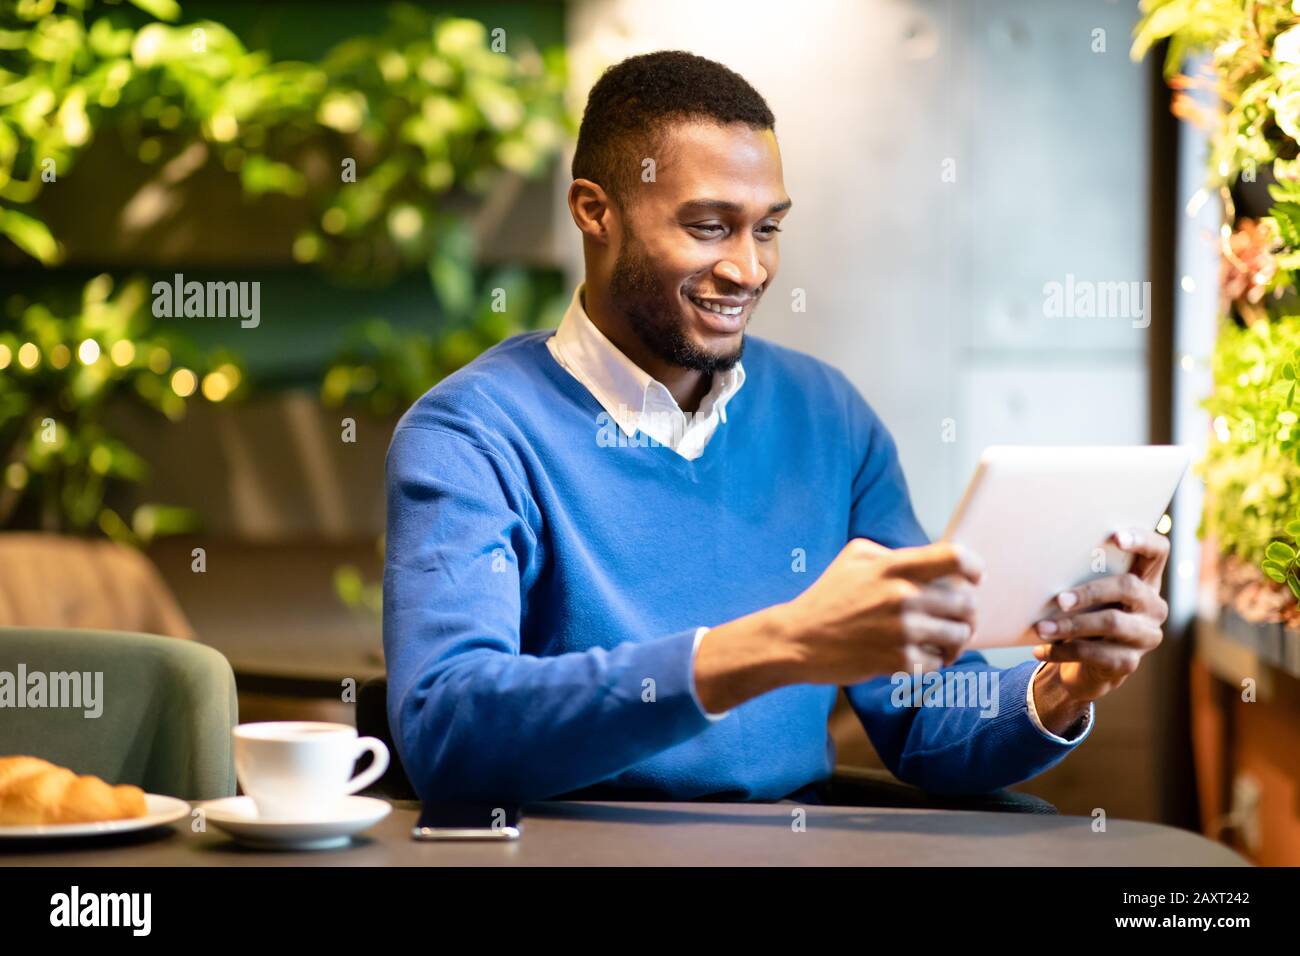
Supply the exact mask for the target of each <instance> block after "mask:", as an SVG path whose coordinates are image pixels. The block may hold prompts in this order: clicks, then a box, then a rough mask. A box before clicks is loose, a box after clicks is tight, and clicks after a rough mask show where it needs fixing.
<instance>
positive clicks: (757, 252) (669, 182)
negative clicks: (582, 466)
mask: <svg viewBox="0 0 1300 956" xmlns="http://www.w3.org/2000/svg"><path fill="white" fill-rule="evenodd" d="M653 158H654V159H655V160H656V169H655V181H654V182H649V183H647V182H642V181H638V182H637V183H636V185H635V186H634V187H633V193H632V195H631V196H629V197H627V199H626V201H625V203H624V206H625V208H624V210H623V213H624V215H623V220H622V236H621V240H622V241H621V245H620V248H619V250H618V257H617V260H616V262H615V264H614V268H613V272H612V274H611V276H610V283H609V289H610V296H611V298H612V299H613V301H614V305H615V307H617V308H618V309H620V310H621V311H622V312H623V314H624V315H625V316H626V317H627V318H628V320H629V323H630V325H631V327H632V329H633V331H634V332H635V333H636V335H637V336H638V337H639V338H640V340H641V342H642V344H644V345H645V346H646V348H648V349H649V350H650V351H651V352H653V353H654V354H655V355H657V356H658V357H659V358H661V359H663V360H664V361H666V362H668V363H670V364H672V365H676V366H678V367H681V368H689V369H694V370H697V371H701V372H714V371H725V370H726V369H729V368H731V367H732V366H733V365H735V364H736V362H737V361H738V360H739V359H740V355H741V351H742V350H743V348H744V343H745V327H746V326H747V325H748V324H749V319H750V316H751V315H752V314H753V312H754V308H755V306H756V305H757V303H758V299H759V297H760V296H761V295H762V294H763V292H764V291H765V290H766V289H767V287H768V285H769V284H770V283H771V281H772V278H773V276H775V275H776V268H777V264H778V260H779V258H780V254H779V252H778V244H777V233H778V232H779V231H780V229H779V225H780V222H781V220H782V219H783V218H784V217H785V214H786V211H787V210H788V208H789V206H790V199H789V197H788V196H787V195H786V192H785V185H784V182H783V181H782V176H781V154H780V151H779V150H778V149H777V145H776V135H775V134H774V133H773V131H772V130H754V129H751V128H750V127H748V126H746V125H744V124H742V123H736V124H730V125H727V126H721V125H718V124H714V123H696V122H683V123H677V124H674V125H673V126H672V127H671V128H670V129H669V130H668V131H667V132H666V134H665V138H664V149H663V154H662V156H659V157H653Z"/></svg>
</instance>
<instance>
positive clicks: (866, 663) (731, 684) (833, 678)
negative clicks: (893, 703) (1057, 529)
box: [695, 538, 982, 713]
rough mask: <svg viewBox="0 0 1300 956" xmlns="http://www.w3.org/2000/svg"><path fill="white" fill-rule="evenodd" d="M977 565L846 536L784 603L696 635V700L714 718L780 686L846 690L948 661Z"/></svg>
mask: <svg viewBox="0 0 1300 956" xmlns="http://www.w3.org/2000/svg"><path fill="white" fill-rule="evenodd" d="M981 568H982V562H981V561H980V559H979V557H977V556H976V555H975V554H974V553H973V552H971V551H969V550H967V549H965V548H961V547H958V546H954V545H951V544H930V545H926V546H924V547H920V548H899V549H898V550H895V551H891V550H890V549H888V548H885V547H882V546H881V545H879V544H876V543H875V542H874V541H868V540H867V539H865V538H855V539H854V540H853V541H850V542H849V543H848V544H847V545H845V546H844V548H843V550H841V551H840V553H839V554H838V555H836V557H835V560H834V561H832V562H831V563H830V565H829V566H828V567H827V568H826V570H825V571H824V572H822V574H821V576H820V577H819V578H817V580H816V581H814V582H813V583H812V585H811V586H809V588H808V589H807V590H806V591H804V592H803V593H802V594H800V595H799V596H798V597H796V598H795V599H794V600H792V601H789V602H788V603H786V604H778V605H774V606H773V607H769V608H764V609H763V610H761V611H756V612H755V613H753V614H750V615H747V616H746V617H742V618H737V619H736V620H734V621H729V622H727V623H726V624H720V625H718V626H717V627H715V628H712V629H711V630H710V631H709V632H708V633H707V634H705V636H704V639H703V640H702V641H701V642H700V646H699V650H698V652H697V653H696V655H695V688H696V692H697V693H698V695H699V698H700V703H701V704H702V705H703V706H704V709H705V710H706V711H708V712H709V713H719V712H721V711H724V710H729V709H730V708H732V707H734V706H736V705H737V704H740V703H743V702H744V701H746V700H749V699H750V698H751V697H757V696H758V695H759V694H763V693H766V692H767V691H769V690H773V689H775V688H777V687H784V686H786V685H787V684H839V685H847V684H856V683H859V682H861V681H864V680H868V679H870V678H872V677H879V676H881V675H882V674H893V673H897V672H898V671H906V672H908V673H911V672H912V671H913V670H915V669H916V668H920V669H921V670H922V671H931V670H935V669H936V668H939V667H942V666H944V665H945V664H950V663H952V662H953V661H954V660H956V659H957V657H958V656H960V654H961V651H962V648H963V647H964V646H965V645H966V642H967V641H969V640H970V638H971V634H972V633H973V632H974V626H975V599H974V588H973V585H974V584H977V583H978V582H979V579H980V573H981Z"/></svg>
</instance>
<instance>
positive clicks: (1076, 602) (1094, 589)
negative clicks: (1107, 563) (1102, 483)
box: [1034, 529, 1169, 733]
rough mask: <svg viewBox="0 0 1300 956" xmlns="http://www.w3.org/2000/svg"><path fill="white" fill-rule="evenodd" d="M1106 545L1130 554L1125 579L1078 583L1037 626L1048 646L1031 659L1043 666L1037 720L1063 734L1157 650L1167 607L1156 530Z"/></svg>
mask: <svg viewBox="0 0 1300 956" xmlns="http://www.w3.org/2000/svg"><path fill="white" fill-rule="evenodd" d="M1112 540H1113V541H1114V542H1115V544H1116V546H1117V547H1118V548H1119V549H1120V550H1121V551H1127V552H1129V553H1131V554H1133V555H1134V559H1133V565H1132V567H1131V569H1130V570H1129V573H1127V574H1115V575H1111V576H1110V577H1106V578H1098V579H1097V580H1095V581H1090V582H1089V583H1087V584H1082V585H1080V586H1079V587H1077V588H1072V589H1071V590H1069V591H1063V592H1061V594H1060V595H1058V596H1057V604H1058V605H1059V606H1060V608H1061V611H1062V612H1063V613H1062V614H1060V615H1058V616H1056V617H1052V618H1049V619H1047V620H1044V621H1040V622H1038V624H1037V630H1038V635H1039V636H1040V637H1041V638H1043V639H1044V640H1045V641H1048V642H1049V643H1047V644H1041V645H1039V646H1038V647H1035V648H1034V656H1035V657H1037V658H1038V659H1039V660H1043V661H1049V662H1050V663H1049V664H1048V666H1047V667H1044V668H1043V669H1042V671H1041V672H1040V673H1039V675H1038V680H1037V682H1036V683H1035V686H1034V703H1035V706H1036V708H1037V709H1038V716H1039V719H1040V720H1042V722H1043V725H1044V726H1045V727H1047V729H1048V730H1051V731H1052V732H1053V733H1061V731H1062V730H1064V729H1067V728H1070V727H1071V726H1072V725H1073V724H1075V723H1077V721H1078V720H1079V718H1080V716H1082V715H1083V714H1086V713H1087V705H1088V703H1089V702H1091V701H1094V700H1096V699H1097V698H1099V697H1104V696H1105V695H1106V694H1109V693H1110V692H1111V691H1112V690H1114V689H1115V688H1116V687H1118V686H1119V685H1120V684H1122V683H1124V681H1125V680H1126V679H1127V678H1128V676H1129V675H1130V674H1132V673H1133V672H1134V671H1136V670H1137V668H1138V665H1139V664H1140V663H1141V661H1142V658H1143V656H1144V655H1145V654H1147V653H1149V652H1150V651H1153V650H1155V649H1156V648H1157V647H1159V646H1160V642H1161V640H1162V639H1163V638H1164V632H1163V630H1162V629H1161V625H1163V624H1164V622H1165V619H1166V618H1167V617H1168V616H1169V605H1168V604H1166V603H1165V601H1164V599H1163V598H1161V597H1160V582H1161V579H1162V578H1163V577H1164V573H1165V565H1166V564H1167V563H1168V561H1169V539H1168V538H1166V537H1164V536H1163V535H1159V534H1156V533H1155V532H1154V531H1144V530H1141V529H1133V530H1129V531H1119V532H1116V533H1115V534H1114V535H1113V536H1112Z"/></svg>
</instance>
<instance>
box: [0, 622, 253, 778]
mask: <svg viewBox="0 0 1300 956" xmlns="http://www.w3.org/2000/svg"><path fill="white" fill-rule="evenodd" d="M20 674H21V675H26V680H25V681H24V682H23V683H25V685H26V686H25V687H23V686H18V685H19V678H20ZM73 674H80V675H82V676H81V677H80V678H73V677H72V676H71V675H73ZM96 674H100V675H102V678H96V676H95V675H96ZM33 675H40V676H39V677H34V676H33ZM60 675H61V676H60ZM87 675H89V676H87ZM97 680H99V681H100V686H101V687H102V691H101V692H100V693H99V694H96V693H95V685H96V681H97ZM42 682H43V683H44V684H45V686H46V697H45V704H44V706H39V707H18V706H17V700H16V696H15V694H16V693H23V692H24V691H26V694H25V695H24V697H23V700H24V702H29V701H30V702H39V701H38V699H37V698H35V697H33V696H32V695H33V693H34V692H35V689H36V688H37V687H38V686H39V685H40V684H41V683H42ZM81 683H84V684H85V688H84V691H83V690H82V688H80V687H79V686H78V685H79V684H81ZM56 687H57V688H58V693H57V695H56V694H55V693H54V691H53V689H54V688H56ZM79 691H81V692H82V693H81V696H80V697H78V696H77V694H78V692H79ZM69 703H72V704H79V705H80V706H58V707H55V706H51V705H53V704H63V705H67V704H69ZM88 710H89V711H90V712H91V714H93V713H94V712H95V711H97V710H98V711H100V713H99V714H98V716H87V711H88ZM237 722H238V703H237V701H236V698H235V675H234V673H233V672H232V671H231V669H230V664H229V663H228V662H227V661H226V659H225V657H223V656H222V655H221V654H220V653H219V652H218V651H215V650H213V649H212V648H211V647H207V646H205V645H203V644H198V643H196V642H194V641H187V640H181V639H178V638H174V637H158V636H156V635H152V634H127V633H123V632H120V631H93V630H65V629H56V628H50V629H46V628H25V627H0V756H10V755H14V754H27V755H30V756H34V757H41V758H42V759H45V760H48V761H50V762H51V763H55V764H58V765H60V766H63V767H68V768H69V769H71V770H74V771H76V772H77V773H80V774H94V775H95V776H97V777H101V778H103V779H104V780H106V781H108V782H109V783H113V784H120V783H131V784H135V785H136V786H138V787H141V788H143V789H144V790H145V791H146V792H147V793H160V794H166V795H168V796H173V797H180V798H182V799H184V800H210V799H215V798H217V797H228V796H232V795H233V794H234V792H235V764H234V757H233V753H232V750H231V737H230V731H231V728H232V727H234V726H235V724H236V723H237Z"/></svg>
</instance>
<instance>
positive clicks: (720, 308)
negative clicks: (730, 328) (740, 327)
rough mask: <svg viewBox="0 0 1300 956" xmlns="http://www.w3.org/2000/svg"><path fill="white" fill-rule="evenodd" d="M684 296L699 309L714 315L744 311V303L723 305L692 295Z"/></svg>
mask: <svg viewBox="0 0 1300 956" xmlns="http://www.w3.org/2000/svg"><path fill="white" fill-rule="evenodd" d="M686 298H688V299H690V300H691V301H692V302H694V303H695V304H696V305H698V306H699V307H700V308H701V309H704V310H705V311H708V312H712V313H713V314H714V315H726V316H734V315H740V314H741V313H742V312H744V311H745V305H724V304H722V303H721V302H710V301H709V300H708V299H700V298H697V297H696V296H693V295H688V296H687V297H686ZM747 304H748V303H747Z"/></svg>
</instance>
